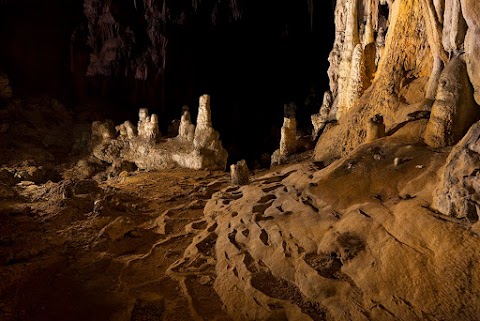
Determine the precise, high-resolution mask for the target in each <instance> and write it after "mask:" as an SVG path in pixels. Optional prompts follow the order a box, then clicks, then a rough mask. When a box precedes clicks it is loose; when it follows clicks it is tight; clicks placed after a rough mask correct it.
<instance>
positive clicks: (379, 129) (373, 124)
mask: <svg viewBox="0 0 480 321" xmlns="http://www.w3.org/2000/svg"><path fill="white" fill-rule="evenodd" d="M384 136H385V124H384V123H383V116H382V115H379V114H377V115H375V116H373V117H372V118H370V119H369V120H368V122H367V136H366V138H365V142H366V143H371V142H373V141H375V140H376V139H379V138H382V137H384Z"/></svg>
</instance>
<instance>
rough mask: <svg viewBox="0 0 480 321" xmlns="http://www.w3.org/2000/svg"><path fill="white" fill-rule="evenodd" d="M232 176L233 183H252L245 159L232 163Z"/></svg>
mask: <svg viewBox="0 0 480 321" xmlns="http://www.w3.org/2000/svg"><path fill="white" fill-rule="evenodd" d="M230 177H231V179H232V184H233V185H248V183H250V173H249V171H248V165H247V162H246V161H245V160H244V159H242V160H241V161H238V162H237V163H236V164H232V165H230Z"/></svg>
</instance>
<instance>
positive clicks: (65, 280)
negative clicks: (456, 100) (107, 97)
mask: <svg viewBox="0 0 480 321" xmlns="http://www.w3.org/2000/svg"><path fill="white" fill-rule="evenodd" d="M448 153H449V149H444V150H434V149H431V148H428V147H427V146H426V145H424V144H422V143H408V142H406V141H405V140H404V139H402V138H401V137H400V138H398V137H396V138H395V137H387V138H383V139H380V140H378V141H376V142H375V143H373V144H365V145H362V146H360V148H358V149H357V150H356V151H355V152H354V153H353V154H352V155H351V156H349V157H347V158H344V159H341V160H338V161H336V162H334V163H333V164H331V165H330V166H328V167H325V166H324V165H323V164H322V163H319V162H314V161H311V160H307V161H303V162H300V163H296V164H291V165H284V166H281V167H276V168H273V169H272V170H269V171H265V172H260V173H257V174H256V175H255V176H253V177H252V182H251V183H250V184H249V185H246V186H242V187H240V186H233V185H230V182H229V176H228V173H225V172H209V171H192V170H186V169H172V170H166V171H158V172H138V171H137V172H133V173H131V174H128V175H127V174H122V175H121V177H114V178H110V179H108V180H106V181H105V182H103V183H100V184H97V182H96V181H94V180H77V181H68V180H62V181H60V182H57V183H52V182H48V183H46V184H35V183H33V182H31V183H28V182H26V181H23V182H21V183H19V184H17V185H15V187H13V188H12V190H13V193H15V196H13V197H9V198H7V199H4V200H2V202H1V203H0V204H1V205H0V208H1V210H0V220H1V223H0V229H1V231H0V235H1V239H0V259H1V262H0V263H1V267H0V274H1V275H0V278H1V279H2V280H3V281H2V283H1V284H0V298H1V299H0V302H2V303H1V305H0V315H1V319H2V320H6V321H9V320H230V319H233V320H474V319H475V318H476V316H477V315H478V313H479V312H480V311H478V308H479V306H480V304H479V302H478V298H479V297H480V296H479V291H480V280H479V279H478V276H477V274H476V273H475V271H476V270H477V269H478V264H479V263H478V262H480V260H479V259H480V253H479V252H478V250H477V248H478V244H479V238H478V231H479V226H478V224H477V223H470V222H469V221H467V220H463V219H455V218H452V217H448V216H445V215H441V214H439V213H437V212H435V211H434V210H432V209H430V204H431V203H432V194H433V190H434V188H435V186H436V185H437V183H438V181H439V180H440V176H441V175H440V172H441V168H442V166H443V164H445V159H446V158H447V156H448Z"/></svg>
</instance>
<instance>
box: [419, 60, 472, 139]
mask: <svg viewBox="0 0 480 321" xmlns="http://www.w3.org/2000/svg"><path fill="white" fill-rule="evenodd" d="M478 116H479V110H478V107H477V106H475V102H474V100H473V92H472V88H471V85H470V82H469V80H468V75H467V70H466V66H465V63H464V62H463V61H462V60H461V58H460V57H455V58H454V59H452V61H451V62H450V63H449V64H448V65H447V67H446V68H445V70H444V71H443V72H442V75H441V76H440V81H439V86H438V91H437V96H436V100H435V102H434V104H433V107H432V111H431V115H430V120H429V122H428V126H427V129H426V131H425V136H424V138H425V142H426V143H427V144H428V145H430V146H432V147H445V146H450V145H453V144H455V143H456V142H458V141H459V140H460V139H461V138H462V137H463V135H465V133H466V132H467V130H468V128H469V127H470V126H471V125H472V123H474V122H475V121H476V120H477V119H478Z"/></svg>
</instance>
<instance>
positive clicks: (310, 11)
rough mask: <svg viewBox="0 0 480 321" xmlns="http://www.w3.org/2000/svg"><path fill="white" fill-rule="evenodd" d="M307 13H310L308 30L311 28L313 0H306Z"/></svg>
mask: <svg viewBox="0 0 480 321" xmlns="http://www.w3.org/2000/svg"><path fill="white" fill-rule="evenodd" d="M307 6H308V14H309V15H310V30H313V10H314V6H313V0H307Z"/></svg>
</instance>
